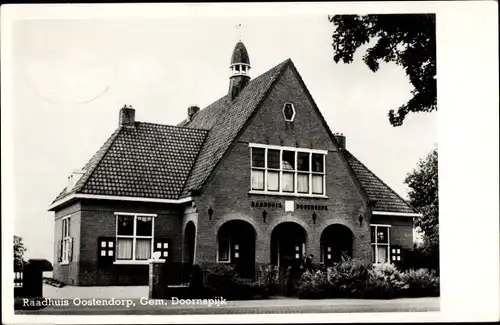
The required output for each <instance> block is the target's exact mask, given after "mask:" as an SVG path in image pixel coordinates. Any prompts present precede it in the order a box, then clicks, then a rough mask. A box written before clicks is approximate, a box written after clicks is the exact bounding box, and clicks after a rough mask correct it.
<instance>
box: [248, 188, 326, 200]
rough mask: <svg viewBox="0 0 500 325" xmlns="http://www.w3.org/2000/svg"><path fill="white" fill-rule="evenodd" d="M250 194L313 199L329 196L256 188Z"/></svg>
mask: <svg viewBox="0 0 500 325" xmlns="http://www.w3.org/2000/svg"><path fill="white" fill-rule="evenodd" d="M248 194H257V195H270V196H294V197H308V198H311V199H328V196H326V195H319V194H300V193H279V192H264V191H255V190H252V191H250V192H248Z"/></svg>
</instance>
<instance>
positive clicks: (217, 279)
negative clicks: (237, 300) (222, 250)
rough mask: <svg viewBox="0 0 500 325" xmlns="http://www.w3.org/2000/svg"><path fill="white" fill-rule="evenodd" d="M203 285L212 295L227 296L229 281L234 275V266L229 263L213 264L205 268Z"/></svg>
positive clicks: (228, 293) (229, 287)
mask: <svg viewBox="0 0 500 325" xmlns="http://www.w3.org/2000/svg"><path fill="white" fill-rule="evenodd" d="M205 272H206V273H207V276H206V278H205V279H206V281H205V286H206V288H207V290H208V292H210V293H211V294H212V295H214V296H222V297H229V296H230V295H231V282H232V280H233V277H234V276H235V274H236V273H235V271H234V266H233V265H230V264H214V265H210V266H208V267H207V268H206V270H205Z"/></svg>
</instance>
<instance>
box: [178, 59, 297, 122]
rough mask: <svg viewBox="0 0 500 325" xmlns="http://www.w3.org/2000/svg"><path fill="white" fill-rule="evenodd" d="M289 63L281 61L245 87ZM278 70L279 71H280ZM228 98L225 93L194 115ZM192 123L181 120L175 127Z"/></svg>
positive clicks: (251, 80)
mask: <svg viewBox="0 0 500 325" xmlns="http://www.w3.org/2000/svg"><path fill="white" fill-rule="evenodd" d="M288 61H289V62H292V59H290V58H288V59H286V60H283V61H281V62H280V63H278V64H276V65H274V66H273V67H272V68H271V69H269V70H267V71H264V72H263V73H261V74H260V75H258V76H257V77H255V78H254V79H250V81H249V82H248V84H247V85H246V86H245V88H246V87H248V86H250V84H252V83H254V82H255V81H257V80H259V79H261V78H263V77H264V76H265V75H266V74H267V73H268V72H270V71H271V70H273V69H277V68H278V67H279V66H280V65H283V66H284V65H285V63H288ZM281 68H283V67H281ZM281 68H280V69H281ZM228 96H229V94H228V93H227V92H226V93H225V94H224V95H222V96H220V97H217V99H215V100H214V101H212V102H211V103H210V104H208V105H206V106H205V107H203V108H202V109H200V110H199V111H198V112H197V113H196V114H199V113H201V112H203V111H204V110H206V109H207V108H209V107H211V106H213V105H214V104H215V103H217V102H219V101H222V100H224V99H225V98H227V97H228ZM191 122H192V121H189V120H186V119H183V120H182V121H180V122H179V123H178V124H177V126H178V127H186V128H188V127H189V124H190V123H191ZM179 124H183V125H182V126H179Z"/></svg>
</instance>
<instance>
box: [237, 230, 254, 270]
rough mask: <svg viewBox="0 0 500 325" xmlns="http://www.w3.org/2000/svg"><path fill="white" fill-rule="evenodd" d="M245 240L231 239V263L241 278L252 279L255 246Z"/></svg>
mask: <svg viewBox="0 0 500 325" xmlns="http://www.w3.org/2000/svg"><path fill="white" fill-rule="evenodd" d="M251 243H252V242H249V241H248V239H247V238H244V237H242V238H233V240H232V242H231V263H232V264H234V267H235V268H236V271H237V272H238V274H239V275H241V276H243V277H248V278H252V277H253V276H254V272H255V246H254V245H252V244H251Z"/></svg>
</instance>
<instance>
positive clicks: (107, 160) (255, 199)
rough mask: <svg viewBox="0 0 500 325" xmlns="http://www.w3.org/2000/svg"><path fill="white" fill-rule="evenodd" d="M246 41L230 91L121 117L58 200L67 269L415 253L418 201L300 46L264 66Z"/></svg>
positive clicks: (111, 279)
mask: <svg viewBox="0 0 500 325" xmlns="http://www.w3.org/2000/svg"><path fill="white" fill-rule="evenodd" d="M250 68H251V66H250V59H249V55H248V52H247V50H246V48H245V46H244V45H243V43H242V42H238V43H237V45H236V47H235V49H234V51H233V55H232V57H231V64H230V70H231V76H230V82H229V90H228V92H227V95H225V96H224V97H222V98H220V99H218V100H217V101H215V102H214V103H213V104H211V105H209V106H207V107H206V108H204V109H201V110H200V109H199V108H198V107H194V106H193V107H189V108H188V112H187V118H186V119H185V120H184V121H182V122H181V123H179V124H178V125H176V126H170V125H160V124H153V123H146V122H138V121H136V120H135V110H134V109H133V108H131V107H126V106H125V107H123V108H122V109H121V110H120V112H119V126H118V128H117V129H116V130H115V131H114V132H113V134H112V135H111V136H110V138H109V139H108V140H107V141H106V143H104V144H103V146H102V147H101V148H100V149H99V150H98V152H97V153H96V154H95V155H94V157H92V158H91V159H90V161H89V162H88V163H87V164H86V165H85V166H84V167H83V168H82V169H81V170H76V171H74V172H72V173H71V175H70V176H69V177H68V186H67V187H66V188H65V189H64V190H63V191H62V192H61V193H60V194H59V195H58V196H57V198H56V199H55V200H54V202H52V204H51V206H50V208H49V210H50V211H54V212H55V223H54V227H55V240H54V252H55V263H54V277H55V278H56V279H57V280H59V281H62V282H65V283H67V284H71V285H81V286H88V285H123V284H146V283H147V277H148V262H147V261H148V259H150V258H151V256H152V253H153V252H158V253H157V254H159V255H160V256H161V257H162V258H165V259H167V262H172V263H175V262H178V263H181V262H182V263H188V264H200V265H202V264H213V263H232V264H235V265H236V266H237V267H238V268H239V269H240V270H242V271H243V270H252V269H255V267H258V266H260V265H268V264H273V265H277V266H279V267H280V268H284V267H287V266H293V265H297V264H298V263H300V261H301V260H302V258H303V256H304V254H313V255H314V263H315V264H317V265H318V264H327V265H328V264H331V263H333V262H336V261H338V260H340V258H341V256H342V254H346V255H349V256H352V257H354V258H358V259H360V260H362V261H364V262H365V263H383V262H389V261H391V262H394V263H402V262H403V259H404V255H403V254H402V251H404V250H405V249H411V248H412V245H413V232H412V229H413V218H414V217H417V216H418V214H417V213H416V212H415V211H414V210H413V209H412V208H411V207H410V206H409V205H408V204H407V203H406V202H405V200H403V199H402V198H401V197H400V196H399V195H397V194H396V193H395V192H394V191H393V190H391V189H390V188H389V187H388V186H387V185H386V184H385V183H384V182H383V181H382V180H380V179H379V178H378V177H377V176H375V175H374V174H373V173H372V172H371V171H370V170H369V169H368V168H367V167H366V166H365V165H364V164H362V163H361V162H360V161H359V160H358V159H356V158H355V156H353V155H352V154H351V153H350V152H349V150H348V149H347V147H346V139H345V137H344V136H343V135H341V134H337V133H336V134H333V133H332V132H331V130H330V128H329V127H328V125H327V123H326V121H325V120H324V118H323V116H322V115H321V112H320V111H319V109H318V107H317V106H316V104H315V102H314V100H313V98H312V96H311V94H310V93H309V91H308V90H307V88H306V86H305V84H304V82H303V80H302V78H301V77H300V75H299V73H298V71H297V69H296V68H295V66H294V64H293V62H292V61H291V60H290V59H288V60H286V61H284V62H282V63H280V64H278V65H277V66H275V67H273V68H272V69H270V70H269V71H267V72H265V73H263V74H262V75H260V76H258V77H256V78H254V79H251V78H250V73H249V72H250Z"/></svg>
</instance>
